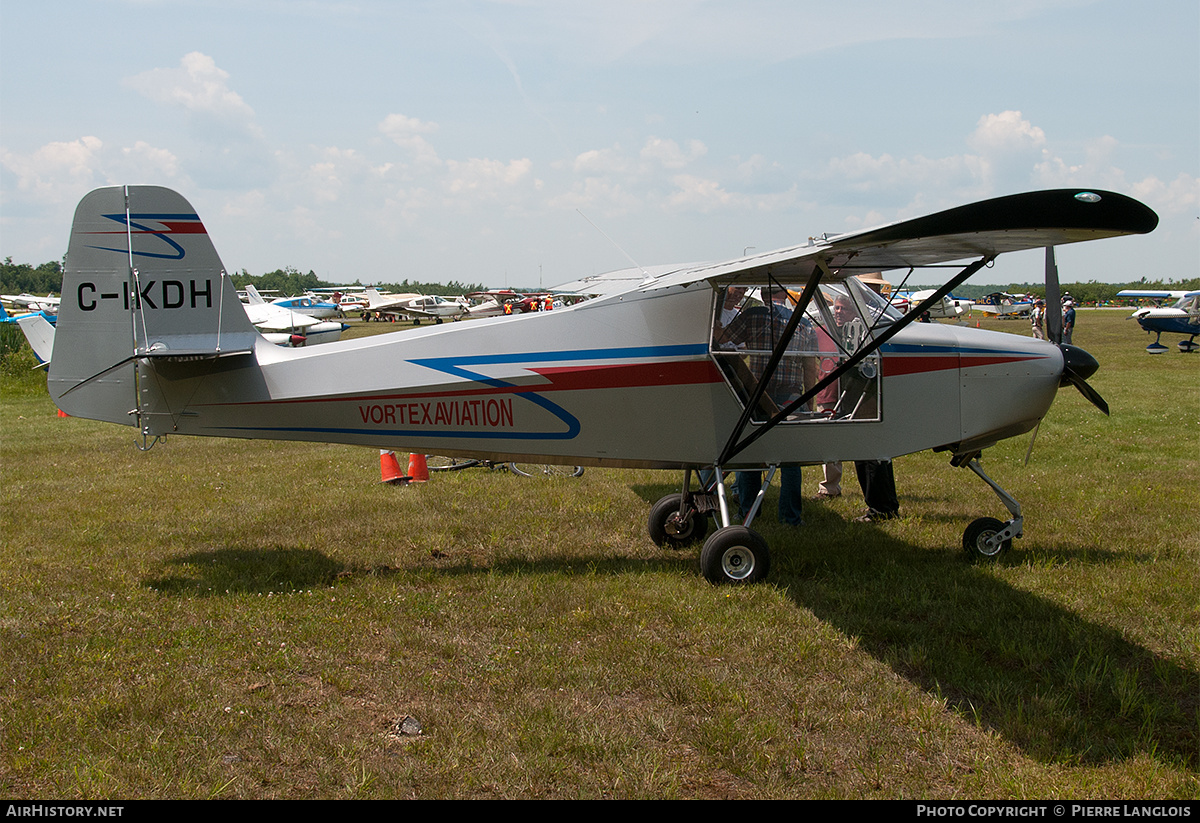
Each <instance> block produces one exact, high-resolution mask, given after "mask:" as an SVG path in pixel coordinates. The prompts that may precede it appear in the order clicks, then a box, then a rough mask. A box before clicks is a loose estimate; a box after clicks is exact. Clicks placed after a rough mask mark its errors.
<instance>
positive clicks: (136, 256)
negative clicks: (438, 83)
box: [48, 186, 1158, 583]
mask: <svg viewBox="0 0 1200 823" xmlns="http://www.w3.org/2000/svg"><path fill="white" fill-rule="evenodd" d="M114 223H115V224H117V226H118V227H119V229H120V230H118V231H116V232H114V231H113V226H114ZM1157 223H1158V217H1157V215H1155V214H1154V212H1153V211H1151V210H1150V209H1149V208H1147V207H1146V206H1144V205H1143V204H1141V203H1139V202H1137V201H1135V200H1132V199H1130V198H1128V197H1125V196H1123V195H1119V194H1113V193H1109V192H1100V191H1083V190H1078V189H1072V190H1057V191H1045V192H1032V193H1027V194H1018V195H1012V196H1008V197H1002V198H998V199H995V200H990V201H985V202H982V203H976V204H972V205H967V206H962V207H959V208H955V209H950V210H948V211H944V212H940V213H937V214H933V215H929V216H926V217H921V218H917V219H915V220H908V221H904V222H900V223H894V224H891V225H887V226H882V227H880V228H876V229H869V230H866V231H860V232H855V233H851V234H844V235H838V236H835V237H832V238H827V239H821V240H813V241H810V242H809V243H808V244H806V245H801V246H796V247H794V248H787V249H782V250H779V251H775V252H770V253H766V254H756V255H752V256H749V257H743V258H740V259H737V260H732V261H730V262H727V263H720V264H715V265H701V266H686V267H681V268H678V269H676V270H674V271H666V272H664V273H662V274H660V275H659V276H657V277H654V276H648V277H645V278H644V279H643V280H642V281H640V282H639V283H638V284H636V285H633V286H631V287H630V288H629V289H627V290H625V291H623V292H622V293H619V294H613V295H609V296H606V297H598V298H595V299H592V300H589V301H585V302H582V303H579V304H577V305H575V306H572V307H569V308H564V309H561V310H555V311H550V312H534V313H530V314H524V315H521V316H519V317H506V318H493V319H487V318H485V319H481V320H477V321H474V322H471V323H457V324H454V325H452V326H441V327H428V328H424V329H417V330H414V331H408V332H405V333H401V334H384V335H378V336H375V337H368V338H362V339H357V340H349V341H341V342H337V343H330V344H328V345H324V346H317V347H314V348H304V349H284V348H280V347H277V346H271V345H268V344H267V343H266V342H265V341H264V340H263V339H262V337H261V336H260V335H259V334H258V332H257V331H256V330H255V329H254V327H253V326H252V325H251V324H250V322H249V321H248V320H247V319H246V315H245V312H244V311H242V310H241V307H240V304H239V303H238V300H237V296H236V292H235V289H234V287H233V284H232V282H231V280H230V278H229V277H228V276H227V275H226V274H225V269H224V267H223V266H222V264H221V260H220V258H219V257H218V256H217V253H216V250H215V249H214V248H213V245H212V243H211V241H210V240H209V237H208V234H207V232H206V231H205V229H204V227H203V224H202V223H201V222H200V218H199V217H198V216H197V215H196V213H195V211H194V209H193V208H192V206H191V205H190V204H189V203H188V202H187V201H186V200H185V199H184V198H183V197H181V196H180V195H178V194H176V193H175V192H173V191H171V190H169V189H164V188H157V187H150V186H128V187H115V188H105V189H98V190H96V191H94V192H92V193H90V194H88V195H87V196H86V197H84V199H83V201H82V202H81V203H80V204H79V207H78V209H77V210H76V213H75V220H74V223H73V225H72V229H71V240H70V246H69V250H68V254H67V266H66V271H65V274H64V283H63V293H64V294H65V295H66V296H67V299H66V300H64V301H63V305H62V310H61V312H60V314H59V320H58V333H57V336H56V339H55V346H54V356H53V359H52V361H51V366H50V370H49V376H48V386H49V390H50V395H51V397H52V398H53V400H54V402H55V403H57V404H58V406H59V408H61V409H62V410H63V411H65V412H67V413H68V414H70V415H73V416H77V417H86V418H91V419H96V420H106V421H111V422H114V423H121V424H124V425H130V426H136V427H137V428H138V429H139V431H140V433H141V435H142V438H143V440H144V441H146V442H148V443H149V445H153V441H154V440H156V439H157V438H158V437H159V436H161V435H167V434H191V435H206V436H216V437H243V438H262V439H276V440H307V441H318V442H336V443H349V444H358V445H363V446H370V447H372V448H378V449H401V448H402V449H406V450H408V451H410V452H415V453H430V454H444V455H454V456H464V457H474V458H483V459H489V460H496V461H500V460H503V461H510V460H521V461H529V460H533V461H535V462H539V463H565V464H568V465H594V466H629V467H648V468H657V469H680V470H682V475H683V480H682V483H681V486H680V490H679V492H677V493H675V494H672V495H668V496H667V497H665V498H664V499H663V500H660V501H659V502H658V503H656V504H655V505H654V506H653V507H652V508H651V510H650V519H649V532H650V535H651V538H652V539H654V540H655V541H656V542H658V543H660V544H672V545H673V544H679V543H684V542H687V541H689V540H693V539H698V538H701V537H703V536H704V535H705V534H706V533H707V531H708V527H709V520H710V516H714V515H715V517H716V518H717V519H718V520H719V523H720V527H719V528H718V529H717V530H716V531H715V532H713V534H712V535H710V536H708V537H707V539H706V540H705V541H704V545H703V548H702V550H701V553H700V564H701V568H702V570H703V573H704V575H705V576H706V577H707V578H708V579H710V580H712V581H714V582H736V583H745V582H752V581H756V580H760V579H762V578H763V577H764V576H765V575H766V574H767V571H768V568H769V565H770V563H769V551H768V547H767V544H766V541H765V540H764V539H763V538H762V536H761V535H760V534H759V533H758V532H756V531H755V530H754V529H753V528H752V522H746V523H743V524H741V525H733V524H732V523H731V522H730V513H729V511H730V509H729V505H728V501H727V500H726V499H725V486H724V485H723V484H721V483H717V484H716V485H715V487H714V490H713V491H706V490H704V489H697V488H693V482H692V481H693V478H694V477H695V476H696V473H697V470H699V469H708V470H709V471H711V472H712V473H713V474H714V475H715V476H716V477H717V478H721V477H723V476H724V474H725V473H726V472H729V471H731V470H736V469H743V468H747V469H755V468H764V467H770V469H771V471H768V472H767V483H769V482H770V478H771V475H772V474H773V469H774V468H775V467H777V466H782V465H805V464H818V463H825V462H828V461H837V460H880V459H889V458H893V457H898V456H900V455H903V454H909V453H912V452H916V451H922V450H925V449H934V450H938V451H944V452H947V453H948V454H949V455H950V456H951V458H952V460H951V463H952V464H953V465H956V466H963V465H965V466H968V467H969V468H970V469H971V470H972V471H973V472H975V474H977V475H978V476H979V477H980V478H981V479H983V480H984V481H985V482H986V483H988V485H989V486H991V488H992V489H993V491H995V492H996V494H997V495H998V496H999V497H1000V499H1001V501H1002V502H1003V504H1004V505H1005V507H1006V508H1007V509H1008V510H1009V512H1010V514H1011V515H1012V516H1011V518H1010V519H1009V520H1007V521H1000V520H997V519H993V518H990V517H985V518H980V519H979V520H976V521H974V522H973V523H972V524H971V525H969V526H968V527H967V529H966V531H965V533H964V536H963V545H964V548H965V549H966V550H967V552H968V553H970V554H971V555H972V556H987V557H991V556H995V555H998V554H999V553H1000V552H1002V551H1004V550H1005V549H1007V548H1008V547H1009V546H1010V545H1011V542H1012V539H1013V538H1014V537H1018V536H1020V535H1021V534H1022V531H1023V523H1024V520H1023V517H1022V515H1021V507H1020V505H1019V504H1018V503H1017V501H1015V500H1013V499H1012V497H1011V496H1009V495H1008V494H1007V493H1006V492H1005V491H1004V490H1003V489H1002V488H1001V487H1000V486H999V485H997V484H996V483H995V482H994V481H992V480H991V478H989V477H987V475H986V474H984V472H983V470H982V468H981V467H980V464H979V461H978V459H977V458H978V456H979V453H980V451H981V450H982V449H984V448H986V447H988V446H991V445H993V444H994V443H996V442H998V441H1000V440H1003V439H1005V438H1009V437H1013V436H1016V435H1019V434H1022V433H1024V432H1028V431H1030V430H1031V429H1033V428H1034V427H1035V426H1036V425H1037V424H1038V422H1039V421H1040V420H1041V419H1042V417H1044V416H1045V414H1046V412H1047V410H1048V409H1049V407H1050V404H1051V402H1052V401H1053V400H1054V396H1055V394H1056V393H1057V391H1058V389H1059V387H1060V386H1062V385H1066V384H1068V383H1069V384H1071V385H1074V386H1075V387H1076V388H1078V389H1079V390H1080V391H1081V392H1082V393H1083V394H1084V395H1085V396H1086V397H1088V399H1089V400H1091V401H1092V402H1093V403H1094V404H1096V405H1097V406H1099V407H1100V408H1101V409H1102V411H1104V412H1106V413H1107V411H1108V409H1107V406H1106V405H1105V404H1104V401H1103V399H1102V398H1100V396H1099V395H1098V394H1097V393H1096V392H1095V391H1094V390H1093V389H1092V388H1091V387H1090V386H1088V384H1087V383H1086V379H1087V377H1088V376H1090V375H1091V374H1092V373H1093V372H1094V371H1095V369H1096V368H1097V363H1096V361H1095V359H1094V358H1092V357H1091V356H1090V355H1088V354H1087V353H1086V352H1084V351H1083V350H1082V349H1079V348H1076V347H1073V346H1066V345H1056V344H1055V343H1052V342H1049V341H1043V340H1036V339H1033V338H1028V337H1024V336H1021V335H1013V334H1004V333H1001V332H995V331H989V330H981V329H973V328H969V327H963V326H957V325H940V324H936V323H934V324H930V323H914V321H915V320H916V319H917V317H919V316H920V313H921V312H922V311H923V310H924V309H923V308H922V306H917V307H915V308H914V310H913V311H912V312H910V313H909V314H908V315H906V316H900V315H898V314H897V313H895V312H894V311H892V310H891V309H889V308H888V307H887V305H886V303H885V302H884V301H883V300H882V299H880V298H878V297H877V296H876V295H875V294H874V293H873V292H871V291H870V290H869V289H868V288H866V287H865V286H862V285H861V284H860V283H859V282H858V281H857V280H856V279H855V278H854V277H853V276H852V275H854V273H855V272H877V271H889V270H893V269H909V268H915V267H925V266H939V267H942V266H944V264H946V263H949V262H951V261H965V262H963V263H962V268H961V270H960V271H958V272H957V273H956V274H955V275H954V276H953V277H951V278H950V279H949V280H948V281H947V282H946V284H945V285H944V286H943V287H942V288H941V289H938V290H937V292H935V293H934V294H933V295H932V296H931V298H930V300H929V301H927V302H928V303H929V304H930V305H932V304H933V303H934V302H936V301H938V300H940V299H941V297H942V296H943V295H945V294H949V293H950V292H951V291H952V290H953V289H954V288H956V287H957V286H958V285H959V284H961V283H962V282H964V281H965V280H966V279H967V278H968V277H970V276H971V275H972V274H973V273H974V272H976V271H978V270H979V269H981V268H983V267H984V266H986V265H988V264H989V263H991V262H992V261H993V260H994V259H995V257H996V256H997V255H999V254H1002V253H1005V252H1009V251H1018V250H1022V249H1030V248H1039V247H1051V246H1054V245H1060V244H1064V243H1073V242H1078V241H1083V240H1093V239H1097V238H1104V237H1113V236H1117V235H1125V234H1135V233H1144V232H1149V231H1151V230H1152V229H1153V228H1154V227H1155V226H1156V225H1157ZM1050 257H1051V255H1050V254H1049V253H1048V254H1047V258H1048V263H1047V277H1048V278H1049V277H1051V276H1053V277H1055V278H1056V277H1057V274H1056V273H1055V272H1056V269H1054V267H1053V266H1051V265H1050V263H1049V261H1050ZM1049 285H1050V284H1049V283H1048V284H1047V286H1048V288H1049ZM735 288H736V289H753V288H757V289H759V293H760V294H763V295H764V296H765V297H766V298H767V300H768V302H769V301H770V300H771V295H772V293H774V292H776V291H779V290H783V291H786V292H789V293H793V294H795V295H799V296H798V298H795V299H794V303H795V310H794V311H792V312H790V313H789V316H788V318H787V319H786V321H784V319H783V315H782V314H781V315H780V317H779V319H778V321H770V322H766V321H764V325H763V328H764V329H765V330H766V331H769V332H770V335H769V340H768V341H767V342H766V343H765V344H764V343H763V342H762V341H761V340H760V341H757V342H754V343H753V344H750V343H747V342H745V341H744V340H743V341H741V342H740V343H739V342H738V341H736V340H735V341H731V340H730V339H729V334H730V332H729V329H732V326H730V327H726V326H725V325H724V324H725V317H726V315H725V313H724V312H723V309H724V308H725V303H726V301H725V297H726V292H727V290H729V289H735ZM1057 288H1058V284H1057V280H1055V282H1054V291H1055V292H1057ZM731 302H732V301H731ZM834 309H836V310H837V311H836V312H835V311H834ZM763 310H764V311H767V309H766V308H765V307H763ZM847 312H849V315H850V316H849V317H848V319H847ZM835 314H836V315H837V317H835V316H834V315H835ZM839 318H842V319H839ZM1052 319H1054V318H1049V317H1048V326H1054V325H1055V324H1054V323H1051V322H1049V321H1050V320H1052ZM1059 320H1061V318H1059ZM1057 328H1061V323H1059V324H1058V325H1057ZM812 359H817V360H820V361H821V362H822V363H830V364H835V365H831V367H830V369H829V370H828V371H824V373H823V376H821V377H819V378H816V379H815V380H814V381H813V382H806V383H805V384H804V385H785V384H783V381H782V377H783V376H784V375H785V374H787V373H789V372H791V373H801V372H802V373H803V375H804V377H805V379H807V377H808V375H809V373H810V372H809V369H808V367H807V365H805V366H804V368H797V366H799V365H802V364H805V363H806V362H807V361H808V360H812ZM781 366H782V367H783V368H781ZM765 489H766V486H764V487H763V491H764V492H765ZM760 494H761V493H760ZM760 500H761V497H760Z"/></svg>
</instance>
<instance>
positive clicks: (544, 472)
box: [508, 463, 583, 477]
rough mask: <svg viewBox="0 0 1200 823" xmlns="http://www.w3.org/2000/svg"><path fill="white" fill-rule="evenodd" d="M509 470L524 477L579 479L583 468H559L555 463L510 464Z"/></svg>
mask: <svg viewBox="0 0 1200 823" xmlns="http://www.w3.org/2000/svg"><path fill="white" fill-rule="evenodd" d="M508 470H509V471H511V472H512V473H513V474H519V475H521V476H522V477H579V476H580V475H581V474H583V466H558V465H555V464H553V463H509V464H508Z"/></svg>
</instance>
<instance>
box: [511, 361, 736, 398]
mask: <svg viewBox="0 0 1200 823" xmlns="http://www.w3.org/2000/svg"><path fill="white" fill-rule="evenodd" d="M530 371H532V372H534V373H536V374H539V375H541V376H542V377H545V378H547V379H548V380H549V381H550V385H549V386H527V387H523V388H524V390H525V391H548V390H553V391H575V390H579V389H626V388H637V387H639V386H682V385H687V384H692V383H719V382H721V373H720V372H719V371H717V367H716V365H715V364H714V363H713V362H712V361H711V360H683V361H677V362H672V363H634V364H629V365H619V366H608V365H598V366H578V367H574V368H572V367H570V366H567V367H557V368H549V369H530Z"/></svg>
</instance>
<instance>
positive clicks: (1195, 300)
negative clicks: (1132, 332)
mask: <svg viewBox="0 0 1200 823" xmlns="http://www.w3.org/2000/svg"><path fill="white" fill-rule="evenodd" d="M1117 297H1142V298H1149V299H1151V300H1160V301H1165V300H1174V301H1175V302H1174V304H1172V305H1170V306H1156V307H1153V308H1151V307H1149V306H1147V307H1146V308H1142V309H1138V310H1137V311H1135V312H1134V313H1133V314H1131V315H1129V318H1130V319H1131V320H1136V321H1138V324H1139V325H1140V326H1141V327H1142V328H1143V329H1145V330H1146V331H1147V332H1152V333H1153V334H1154V342H1153V343H1151V344H1150V345H1149V346H1147V347H1146V351H1147V352H1149V353H1150V354H1162V353H1163V352H1165V351H1166V350H1167V347H1166V346H1164V345H1163V344H1162V343H1160V342H1159V338H1160V337H1162V334H1163V332H1166V333H1168V334H1182V335H1184V336H1186V337H1187V340H1180V341H1179V350H1180V351H1181V352H1183V353H1184V354H1187V353H1188V352H1194V351H1196V349H1197V348H1200V345H1198V344H1197V343H1196V335H1198V334H1200V291H1154V290H1150V291H1141V290H1138V289H1125V290H1123V291H1119V292H1117Z"/></svg>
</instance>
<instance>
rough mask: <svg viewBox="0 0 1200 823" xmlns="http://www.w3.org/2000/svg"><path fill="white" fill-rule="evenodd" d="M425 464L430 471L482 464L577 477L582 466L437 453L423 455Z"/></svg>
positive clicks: (525, 473)
mask: <svg viewBox="0 0 1200 823" xmlns="http://www.w3.org/2000/svg"><path fill="white" fill-rule="evenodd" d="M425 465H426V466H428V468H429V470H430V471H431V472H454V471H459V470H460V469H469V468H471V467H472V466H482V467H484V468H487V469H495V470H498V471H507V472H512V473H513V474H517V475H520V476H521V477H579V476H580V475H582V474H583V466H559V465H555V464H553V463H520V462H516V461H513V462H510V463H497V462H495V461H492V460H476V459H474V458H469V457H444V456H442V455H439V454H427V455H425Z"/></svg>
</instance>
